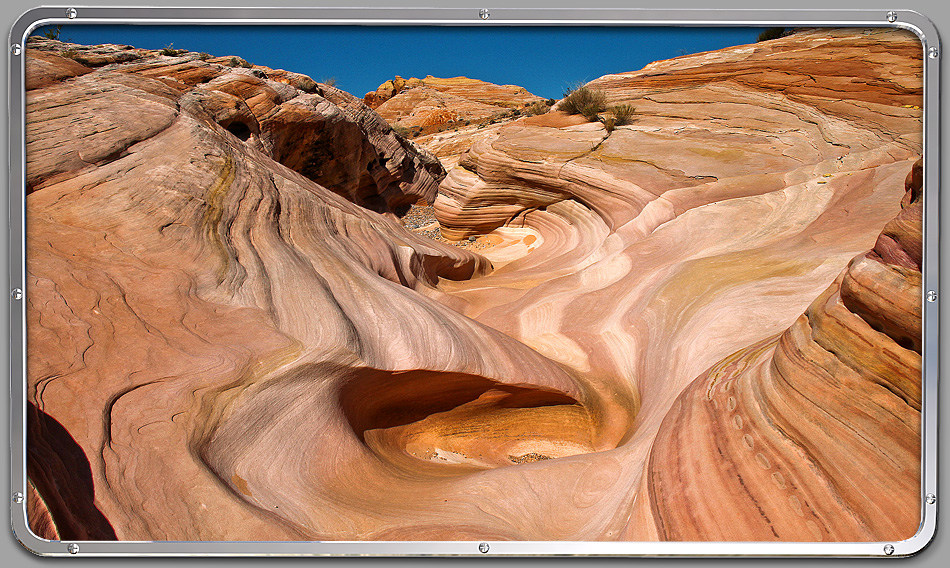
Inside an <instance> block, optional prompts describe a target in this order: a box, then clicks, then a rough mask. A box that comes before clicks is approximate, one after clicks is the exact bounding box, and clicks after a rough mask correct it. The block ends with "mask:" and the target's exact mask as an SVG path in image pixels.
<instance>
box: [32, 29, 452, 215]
mask: <svg viewBox="0 0 950 568" xmlns="http://www.w3.org/2000/svg"><path fill="white" fill-rule="evenodd" d="M30 47H31V48H32V51H31V56H30V58H29V59H28V63H27V88H28V89H29V92H30V93H31V96H30V99H29V104H30V105H31V108H29V109H27V112H29V113H31V114H32V115H33V117H34V118H33V120H31V121H30V123H29V124H28V131H27V138H28V142H29V143H30V144H31V148H30V149H31V150H32V151H31V152H30V154H31V155H30V158H29V159H30V162H29V163H28V164H27V166H28V167H27V191H33V190H35V189H38V188H40V187H44V186H45V185H48V184H49V183H51V182H55V181H58V180H60V179H64V178H69V177H73V176H75V175H76V174H77V173H78V172H81V171H83V170H84V169H85V168H88V167H90V166H96V165H99V164H101V163H104V162H108V161H111V160H114V159H115V158H117V157H121V156H123V155H124V154H125V153H127V152H128V150H129V148H130V147H132V146H133V145H135V144H137V143H140V142H142V141H144V140H147V139H149V138H151V137H153V136H155V135H156V134H157V133H159V132H162V131H163V130H164V129H165V128H167V127H168V126H169V125H170V124H171V123H172V122H173V121H174V119H175V117H176V116H177V113H178V112H179V111H185V112H192V113H193V114H194V115H195V117H196V118H197V119H199V120H200V121H201V123H202V124H203V125H205V126H209V127H210V126H212V124H217V125H218V126H221V127H222V128H224V129H226V130H227V131H229V132H231V133H232V134H233V135H234V136H235V137H237V138H238V139H240V140H242V141H244V142H246V143H247V144H248V145H250V146H253V147H254V148H257V149H259V150H261V151H263V152H264V153H265V154H267V155H268V156H270V157H271V158H273V159H274V160H276V161H278V162H280V163H281V164H283V165H285V166H287V167H289V168H291V169H293V170H294V171H297V172H299V173H301V174H303V175H304V176H306V177H308V178H309V179H311V180H313V181H315V182H317V183H319V184H321V185H323V186H324V187H328V188H330V189H332V190H333V191H335V192H337V193H339V194H341V195H343V196H345V197H347V198H348V199H349V200H350V201H353V202H355V203H357V204H359V205H362V206H364V207H367V208H370V209H373V210H375V211H379V212H383V211H388V210H392V209H399V208H404V207H406V206H408V205H410V204H412V203H415V202H417V201H419V200H420V199H422V200H425V201H429V202H431V201H432V200H433V199H434V198H435V191H436V187H437V186H438V183H439V181H441V179H442V177H443V175H444V171H443V170H442V167H441V166H440V165H439V163H438V160H436V159H435V158H434V157H433V156H431V155H429V154H428V153H426V152H424V151H419V150H418V149H417V148H415V147H412V146H411V145H410V143H409V142H407V141H406V140H404V139H402V138H401V137H399V136H398V135H396V134H395V133H394V132H393V131H392V128H390V127H389V125H388V124H387V123H386V122H385V121H384V120H382V119H381V118H380V117H379V115H377V114H376V113H374V112H372V111H370V110H369V109H368V108H366V106H365V105H363V104H362V103H361V102H360V101H359V100H358V99H356V98H355V97H353V96H352V95H350V94H349V93H345V92H343V91H340V90H338V89H335V88H333V87H331V86H329V85H323V84H319V83H316V82H314V81H313V80H312V79H310V78H309V77H306V76H304V75H300V74H297V73H290V72H287V71H282V70H273V69H269V68H266V67H260V66H252V65H250V64H248V63H246V62H243V60H239V59H238V58H217V59H215V58H211V57H210V56H207V54H199V53H183V54H181V55H178V56H160V55H159V54H158V52H154V51H147V50H139V49H133V48H117V47H115V46H105V47H87V46H79V45H72V44H64V43H60V42H57V41H51V40H44V39H41V38H31V40H30ZM93 68H95V69H97V72H96V73H94V74H92V75H87V74H88V73H90V71H92V69H93ZM67 79H69V83H68V88H66V87H64V86H63V84H62V83H55V82H56V81H64V80H67ZM51 83H54V85H53V86H56V85H59V87H60V88H53V89H50V88H49V87H50V84H51ZM44 87H46V88H45V89H44ZM103 89H105V90H107V91H108V96H103V95H104V93H102V92H101V91H102V90H103ZM73 97H75V98H78V99H79V100H80V101H81V102H82V103H83V104H82V106H78V107H67V106H65V105H66V103H67V102H72V98H73ZM67 109H68V110H70V111H72V112H76V111H79V112H82V113H83V115H82V116H81V117H79V119H78V120H77V117H76V115H75V114H73V115H69V114H66V113H65V112H64V111H65V110H67ZM66 125H69V127H70V128H73V129H74V130H72V131H70V133H69V136H63V135H62V134H61V133H62V132H63V129H64V128H65V127H66ZM76 128H81V129H82V130H76Z"/></svg>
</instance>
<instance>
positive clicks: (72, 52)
mask: <svg viewBox="0 0 950 568" xmlns="http://www.w3.org/2000/svg"><path fill="white" fill-rule="evenodd" d="M59 54H60V55H62V56H63V57H67V58H69V59H72V58H74V57H76V55H78V54H79V52H78V51H76V50H75V49H73V48H71V47H70V48H69V49H64V50H62V51H60V52H59Z"/></svg>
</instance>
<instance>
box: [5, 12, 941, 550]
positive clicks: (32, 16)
mask: <svg viewBox="0 0 950 568" xmlns="http://www.w3.org/2000/svg"><path fill="white" fill-rule="evenodd" d="M67 23H68V24H73V25H74V24H203V25H281V24H285V25H286V24H297V25H300V24H307V25H346V24H357V25H379V26H392V25H410V24H416V25H454V26H462V25H464V26H485V25H488V26H505V25H521V26H526V25H528V26H563V25H598V26H713V27H715V26H736V25H739V26H750V27H752V26H775V25H783V26H802V27H805V26H807V27H878V28H880V27H890V28H901V29H906V30H910V31H912V32H914V33H915V34H916V35H917V37H918V38H920V41H921V44H922V48H923V67H924V107H923V108H924V113H923V129H924V145H923V155H924V228H923V231H924V265H923V288H922V290H923V296H924V297H922V298H921V303H922V306H923V328H922V329H923V335H924V343H923V357H922V364H923V378H924V384H923V405H922V409H921V414H922V415H921V420H922V425H921V426H922V428H921V436H922V439H921V460H922V463H921V491H920V503H921V524H920V528H919V530H918V532H917V534H915V535H914V536H913V537H911V538H909V539H907V540H904V541H900V542H834V543H823V542H815V543H812V542H808V543H800V542H676V541H663V542H567V541H550V542H549V541H517V542H513V541H503V542H488V543H478V542H472V541H410V542H390V541H373V542H361V541H314V542H243V541H241V542H237V541H188V542H178V541H163V542H153V541H76V542H67V541H49V540H45V539H41V538H39V537H37V536H36V535H35V534H34V533H33V532H32V531H30V529H29V527H28V524H27V517H26V501H25V499H23V498H22V496H23V495H25V494H26V453H25V452H26V440H25V436H26V428H25V426H26V425H25V406H26V404H25V400H26V399H25V392H26V368H25V362H26V345H25V339H26V297H25V293H28V291H26V281H25V274H26V264H25V258H24V257H25V232H24V228H25V227H24V222H25V199H24V198H25V196H24V194H23V192H22V188H23V187H24V183H25V164H26V162H25V155H26V145H25V139H24V133H25V90H24V73H25V55H23V46H25V44H26V38H27V37H28V36H29V34H30V33H31V32H32V31H33V30H35V29H36V28H37V27H40V26H44V25H50V24H67ZM18 46H19V47H18ZM941 51H942V50H941V47H940V42H939V38H938V35H937V30H936V28H935V27H934V24H933V23H932V22H931V21H930V20H929V19H927V18H926V17H924V16H923V15H921V14H919V13H917V12H914V11H911V10H893V11H885V10H870V9H862V10H807V11H806V10H693V9H690V10H654V9H599V10H598V9H587V10H576V9H541V8H534V9H492V10H491V12H490V15H489V17H488V18H485V17H483V16H482V14H480V10H479V9H478V8H471V9H468V8H466V9H460V8H452V9H444V8H442V9H433V8H364V9H361V8H183V7H171V8H142V7H128V8H125V7H81V6H77V7H75V8H67V7H66V6H63V7H41V8H35V9H32V10H29V11H28V12H26V13H24V14H23V15H22V16H20V18H19V19H18V20H17V21H16V22H15V23H14V25H13V27H12V30H11V33H10V36H9V39H8V44H7V53H8V57H9V62H10V77H9V79H10V82H9V85H10V86H9V93H8V97H9V98H8V114H9V117H10V128H9V142H10V146H9V148H10V154H9V165H10V171H9V189H10V190H9V206H10V218H9V235H10V251H9V252H10V260H9V268H10V282H9V283H8V284H9V288H8V290H10V296H9V298H10V300H9V301H10V302H11V306H10V322H9V325H10V367H9V369H10V394H11V399H10V409H11V413H10V419H11V429H10V430H11V434H10V436H11V439H10V446H11V452H12V454H11V466H12V477H11V481H12V487H10V493H8V495H9V496H10V498H11V505H12V511H11V516H12V525H13V531H14V534H15V536H16V538H17V540H19V542H20V544H22V545H23V546H24V547H25V548H27V549H28V550H30V551H31V552H33V553H34V554H38V555H43V556H69V555H73V554H75V555H81V556H138V555H147V556H184V555H204V556H264V555H288V556H290V555H294V556H299V555H305V556H337V555H340V556H343V555H354V556H355V555H358V556H434V555H451V556H485V555H491V556H498V555H503V556H535V555H543V556H575V555H598V556H608V555H609V556H634V555H636V556H736V555H746V556H800V557H801V556H852V557H855V556H857V557H866V556H909V555H912V554H915V553H917V552H919V551H921V550H923V549H924V548H925V547H926V546H927V545H928V544H930V542H931V540H932V539H933V537H934V534H935V531H936V516H937V508H936V504H935V503H928V498H927V496H929V495H931V494H933V495H934V496H936V495H939V493H938V492H937V400H938V399H937V395H938V392H937V386H938V385H937V383H938V376H939V351H940V344H939V303H938V301H937V298H938V297H937V293H938V292H939V270H938V267H939V236H940V234H939V211H940V89H939V86H940V58H941V55H942V53H941ZM24 291H26V292H24ZM17 494H19V497H18V496H17ZM18 500H19V501H20V502H19V503H17V501H18ZM482 549H484V551H483V550H482Z"/></svg>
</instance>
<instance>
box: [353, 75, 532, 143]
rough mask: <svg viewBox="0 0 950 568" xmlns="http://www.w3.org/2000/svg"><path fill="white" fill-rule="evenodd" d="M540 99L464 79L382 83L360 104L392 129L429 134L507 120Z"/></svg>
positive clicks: (513, 89)
mask: <svg viewBox="0 0 950 568" xmlns="http://www.w3.org/2000/svg"><path fill="white" fill-rule="evenodd" d="M543 100H544V99H542V98H541V97H538V96H535V95H532V94H531V93H529V92H528V91H526V90H525V89H524V87H518V86H516V85H495V84H494V83H488V82H486V81H480V80H478V79H469V78H468V77H452V78H448V79H443V78H438V77H433V76H431V75H429V76H427V77H426V78H425V79H417V78H415V77H412V78H410V79H408V80H407V79H403V78H402V77H399V76H398V75H397V76H396V78H395V79H392V80H390V81H386V82H385V83H383V84H382V85H380V86H379V88H378V89H377V90H376V91H375V92H372V93H366V96H365V97H363V101H364V102H365V103H366V104H367V105H368V106H369V107H371V108H373V109H375V110H376V112H377V113H379V115H380V116H382V117H383V118H385V119H386V120H388V121H389V123H390V124H392V125H394V126H399V127H402V128H408V129H410V130H414V131H415V133H416V134H431V133H432V132H438V131H440V130H444V129H445V128H447V127H450V126H451V127H455V128H461V127H464V126H468V125H469V124H471V123H483V122H487V121H491V120H495V121H500V120H505V119H507V120H510V119H511V118H514V117H517V116H518V115H519V114H520V112H521V111H522V110H523V109H524V108H525V107H527V106H529V105H531V104H532V103H536V102H541V101H543Z"/></svg>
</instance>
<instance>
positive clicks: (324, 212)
mask: <svg viewBox="0 0 950 568" xmlns="http://www.w3.org/2000/svg"><path fill="white" fill-rule="evenodd" d="M67 48H68V46H63V45H62V44H58V43H53V42H48V41H40V42H36V43H31V44H29V45H28V47H27V50H26V53H27V55H28V59H27V70H28V75H29V76H28V84H29V85H32V88H31V90H30V91H28V94H27V112H28V114H27V126H28V138H27V159H28V171H27V178H28V179H27V183H28V191H29V194H28V196H27V226H28V239H27V255H28V265H27V269H28V280H27V293H26V298H25V299H26V301H27V318H28V326H27V331H28V360H29V365H28V401H27V403H28V405H29V407H28V408H29V412H28V416H29V421H28V422H29V424H28V432H29V437H28V446H29V456H28V457H29V468H28V473H29V477H30V483H31V485H30V488H29V491H28V504H29V511H30V519H31V526H32V527H33V528H34V530H36V531H37V532H38V534H41V535H45V536H48V537H49V538H63V539H83V538H94V539H116V538H117V539H123V540H195V539H204V540H253V541H260V540H344V539H345V540H351V539H357V540H359V539H372V540H400V539H414V540H415V539H418V540H433V539H436V540H438V539H452V540H474V539H478V540H500V539H518V540H554V539H556V540H618V539H619V540H656V539H672V540H719V539H726V540H776V539H779V540H807V541H813V540H818V539H820V540H859V541H861V540H882V539H898V538H906V537H907V536H910V535H911V534H912V533H913V532H914V530H915V528H916V523H917V522H918V520H919V519H918V515H919V494H918V493H919V483H918V482H919V441H920V438H919V431H920V416H919V413H920V405H921V388H920V350H921V347H920V343H921V336H920V313H921V304H920V293H921V292H920V269H921V228H920V225H921V218H922V197H921V189H920V188H921V179H922V175H921V169H920V164H919V162H918V159H919V156H920V154H921V145H922V127H921V114H922V111H921V108H920V107H921V104H922V69H921V46H920V43H919V41H917V39H916V38H915V37H914V36H913V35H911V34H909V33H905V32H901V31H880V30H875V31H873V32H872V33H865V31H864V30H860V29H852V30H819V31H807V32H799V33H796V34H794V35H792V36H789V37H786V38H782V39H778V40H773V41H769V42H763V43H760V44H756V45H751V46H739V47H735V48H729V49H725V50H721V51H717V52H711V53H705V54H698V55H693V56H686V57H681V58H677V59H675V60H671V61H665V62H658V63H654V64H651V65H650V66H648V67H646V68H645V69H643V70H641V71H636V72H630V73H624V74H618V75H611V76H606V77H602V78H600V79H597V80H596V81H594V82H592V83H591V87H593V88H597V89H602V90H604V91H605V92H606V93H607V96H608V100H609V103H610V104H619V103H626V104H631V105H633V106H634V107H635V108H636V113H635V116H634V120H633V122H632V123H631V124H629V125H624V126H618V127H617V128H615V129H613V130H612V131H611V132H608V131H607V130H606V129H605V128H604V125H603V124H602V123H600V122H587V121H586V120H585V119H583V118H580V117H577V116H568V115H566V114H564V113H562V112H557V111H553V112H551V113H548V114H544V115H540V116H536V117H530V118H522V119H518V120H515V121H513V122H510V123H508V124H504V125H501V126H498V127H497V128H496V129H494V130H493V131H490V132H489V135H485V133H482V134H481V135H479V136H478V137H477V138H476V139H475V140H474V141H473V142H472V144H471V148H470V149H469V150H468V151H467V152H465V153H464V154H462V155H461V157H460V158H459V164H458V166H457V167H455V168H454V169H452V170H451V171H450V172H449V174H448V175H447V176H446V177H445V178H444V179H442V175H443V174H442V173H441V170H440V166H438V164H437V163H435V162H434V160H433V159H432V158H431V156H429V155H427V154H426V153H424V152H422V151H420V150H418V149H417V148H416V147H415V146H414V145H412V144H409V143H407V142H405V141H404V140H403V139H402V138H400V137H399V136H398V135H396V134H394V133H392V132H391V131H390V130H387V128H388V127H387V126H385V122H384V121H383V120H382V119H381V118H379V116H378V115H377V114H376V113H375V112H374V111H372V110H371V109H369V108H368V107H366V106H365V105H363V104H362V103H361V102H360V101H359V100H357V99H355V98H353V97H351V96H349V95H347V94H345V93H342V92H340V91H338V90H336V89H333V88H332V87H329V86H324V85H320V84H318V83H314V82H313V81H312V80H310V79H309V78H307V77H304V76H302V75H297V74H294V73H289V72H285V71H276V70H271V69H267V68H262V67H256V66H250V67H245V66H243V65H242V64H241V62H240V61H236V62H235V61H232V59H231V58H203V57H202V56H200V55H199V54H180V55H175V56H168V55H160V54H159V53H158V52H150V51H145V50H136V49H123V48H120V47H116V46H104V47H100V48H82V47H79V46H74V47H72V48H71V49H72V50H73V52H70V53H66V54H63V50H64V49H67ZM64 55H66V56H65V57H64ZM248 65H249V64H248ZM236 124H242V125H243V126H244V127H246V129H245V128H241V127H240V126H236ZM452 143H453V144H461V141H460V140H456V141H454V142H452ZM382 157H388V159H386V160H383V159H382ZM370 158H372V160H370ZM354 162H357V163H356V164H355V165H354ZM915 164H916V165H915ZM367 168H369V169H368V170H367ZM439 180H441V185H440V186H439V189H438V196H437V198H436V200H435V205H436V214H437V216H438V219H439V222H440V224H441V227H442V231H443V235H445V236H446V237H449V238H454V239H462V238H466V237H469V236H479V237H480V238H485V239H488V240H490V241H491V242H492V243H493V246H492V247H490V248H486V249H484V251H482V254H476V253H473V252H470V251H467V250H464V249H461V248H457V247H453V246H450V245H446V244H444V243H440V242H437V241H433V240H429V239H426V238H424V237H421V236H418V235H416V234H414V233H410V232H408V231H406V230H405V229H404V228H403V227H402V226H401V225H400V224H398V223H397V222H396V221H395V220H394V218H393V217H392V215H390V212H392V211H395V210H396V209H398V208H399V207H401V206H402V205H403V204H406V203H414V202H416V201H418V200H420V199H426V200H431V199H432V198H433V197H434V196H435V185H436V184H437V183H439ZM883 486H886V487H888V492H887V493H888V494H886V495H883V494H882V492H881V491H880V490H879V489H880V488H881V487H883Z"/></svg>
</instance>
